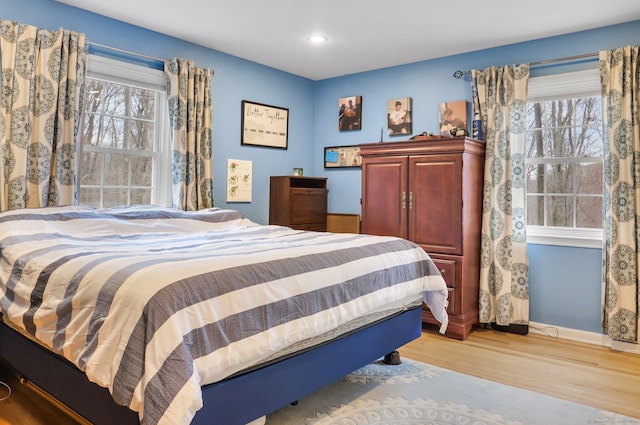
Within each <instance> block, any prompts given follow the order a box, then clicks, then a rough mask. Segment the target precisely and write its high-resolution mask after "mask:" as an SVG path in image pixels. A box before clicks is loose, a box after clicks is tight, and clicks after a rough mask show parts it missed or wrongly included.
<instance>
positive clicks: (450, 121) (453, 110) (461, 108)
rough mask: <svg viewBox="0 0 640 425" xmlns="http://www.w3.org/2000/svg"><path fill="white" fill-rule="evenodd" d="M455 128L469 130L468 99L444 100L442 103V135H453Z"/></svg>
mask: <svg viewBox="0 0 640 425" xmlns="http://www.w3.org/2000/svg"><path fill="white" fill-rule="evenodd" d="M454 128H461V129H464V130H468V127H467V101H466V100H456V101H453V102H442V103H441V104H440V135H441V136H445V137H453V136H452V135H451V130H453V129H454Z"/></svg>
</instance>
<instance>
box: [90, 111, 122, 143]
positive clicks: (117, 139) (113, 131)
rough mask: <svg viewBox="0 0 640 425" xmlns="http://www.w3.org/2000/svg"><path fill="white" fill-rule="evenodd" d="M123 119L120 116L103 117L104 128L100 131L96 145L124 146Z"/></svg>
mask: <svg viewBox="0 0 640 425" xmlns="http://www.w3.org/2000/svg"><path fill="white" fill-rule="evenodd" d="M124 126H125V120H124V119H122V118H111V117H104V129H102V130H101V131H100V134H99V140H97V141H96V146H100V147H103V148H117V149H123V148H125V147H126V146H125V144H124Z"/></svg>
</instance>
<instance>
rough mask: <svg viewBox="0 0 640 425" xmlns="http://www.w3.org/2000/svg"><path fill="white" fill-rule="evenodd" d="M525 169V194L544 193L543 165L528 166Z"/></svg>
mask: <svg viewBox="0 0 640 425" xmlns="http://www.w3.org/2000/svg"><path fill="white" fill-rule="evenodd" d="M526 168H527V193H528V194H529V193H531V194H533V193H544V165H543V164H528V165H527V166H526Z"/></svg>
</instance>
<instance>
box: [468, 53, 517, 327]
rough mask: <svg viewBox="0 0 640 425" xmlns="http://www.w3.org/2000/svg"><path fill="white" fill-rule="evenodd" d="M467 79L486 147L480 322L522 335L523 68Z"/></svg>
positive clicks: (492, 70) (477, 73)
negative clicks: (470, 86)
mask: <svg viewBox="0 0 640 425" xmlns="http://www.w3.org/2000/svg"><path fill="white" fill-rule="evenodd" d="M471 77H472V81H471V84H472V91H473V103H474V108H475V111H477V112H478V113H479V114H480V117H481V119H482V125H483V127H482V128H483V130H484V136H485V141H486V144H487V146H486V156H485V166H484V167H485V168H484V180H485V181H484V194H483V212H482V236H481V238H482V239H481V260H480V261H481V269H480V305H479V308H480V322H481V323H487V324H492V325H493V326H496V327H505V328H504V329H501V330H506V331H514V332H517V333H526V332H527V331H528V323H529V284H528V272H529V265H528V258H527V244H526V242H527V241H526V227H527V226H526V224H527V222H526V214H525V212H526V207H525V176H524V170H525V165H524V161H525V154H524V147H525V130H526V106H527V87H528V81H529V65H528V64H524V65H517V66H505V67H502V68H496V67H492V68H489V69H486V70H472V72H471ZM510 327H511V328H510Z"/></svg>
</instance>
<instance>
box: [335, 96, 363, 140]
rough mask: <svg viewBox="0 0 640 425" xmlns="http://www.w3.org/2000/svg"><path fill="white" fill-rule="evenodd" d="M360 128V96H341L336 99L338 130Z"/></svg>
mask: <svg viewBox="0 0 640 425" xmlns="http://www.w3.org/2000/svg"><path fill="white" fill-rule="evenodd" d="M361 129H362V96H351V97H341V98H340V99H339V100H338V130H340V131H350V130H361Z"/></svg>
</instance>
